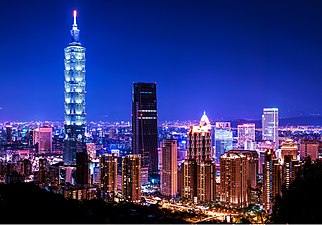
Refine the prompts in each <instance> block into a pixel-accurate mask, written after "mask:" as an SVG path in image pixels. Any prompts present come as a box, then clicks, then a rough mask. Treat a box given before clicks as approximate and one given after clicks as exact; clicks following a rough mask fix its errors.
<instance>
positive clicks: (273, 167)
mask: <svg viewBox="0 0 322 225" xmlns="http://www.w3.org/2000/svg"><path fill="white" fill-rule="evenodd" d="M282 182H283V180H282V165H281V164H280V162H279V160H278V159H277V158H276V157H275V154H274V152H273V150H272V149H269V150H267V151H266V154H265V162H264V164H263V192H262V204H263V209H264V210H266V211H267V212H269V213H271V212H272V207H273V201H274V198H275V196H276V195H281V194H282Z"/></svg>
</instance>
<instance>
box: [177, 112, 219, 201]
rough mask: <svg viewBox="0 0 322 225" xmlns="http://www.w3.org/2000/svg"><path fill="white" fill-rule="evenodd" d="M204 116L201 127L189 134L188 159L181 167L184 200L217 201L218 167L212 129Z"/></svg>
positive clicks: (194, 128) (192, 127)
mask: <svg viewBox="0 0 322 225" xmlns="http://www.w3.org/2000/svg"><path fill="white" fill-rule="evenodd" d="M205 117H206V115H205V114H204V115H203V117H202V119H201V122H200V125H199V126H190V130H189V132H188V133H187V139H188V149H187V158H186V160H184V162H183V163H182V164H181V166H180V171H179V182H180V183H179V186H180V188H179V191H180V193H179V194H180V195H181V197H183V198H187V199H190V200H194V201H198V202H205V201H214V200H215V197H216V196H215V190H216V187H215V186H216V180H215V178H216V167H215V164H214V163H213V151H212V145H211V143H212V140H211V128H210V126H209V125H210V123H209V120H208V118H205ZM203 121H208V122H205V123H204V122H203Z"/></svg>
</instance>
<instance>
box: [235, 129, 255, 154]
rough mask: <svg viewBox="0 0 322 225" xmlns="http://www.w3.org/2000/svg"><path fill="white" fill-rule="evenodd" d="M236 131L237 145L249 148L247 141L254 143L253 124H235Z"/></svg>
mask: <svg viewBox="0 0 322 225" xmlns="http://www.w3.org/2000/svg"><path fill="white" fill-rule="evenodd" d="M237 131H238V147H239V148H242V149H246V150H255V149H249V147H248V142H250V143H255V124H254V123H246V124H240V125H238V126H237Z"/></svg>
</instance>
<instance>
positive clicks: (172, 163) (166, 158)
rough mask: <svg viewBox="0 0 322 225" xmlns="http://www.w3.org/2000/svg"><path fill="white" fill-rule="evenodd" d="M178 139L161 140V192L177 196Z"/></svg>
mask: <svg viewBox="0 0 322 225" xmlns="http://www.w3.org/2000/svg"><path fill="white" fill-rule="evenodd" d="M177 151H178V150H177V140H163V141H162V142H161V155H162V156H161V159H162V162H161V165H162V166H161V185H160V186H161V194H163V195H165V196H172V197H175V196H176V195H177V190H178V184H177V182H178V177H177V175H178V174H177V173H178V168H177V167H178V166H177V165H178V161H177Z"/></svg>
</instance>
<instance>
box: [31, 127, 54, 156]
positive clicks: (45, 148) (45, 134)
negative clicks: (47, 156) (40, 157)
mask: <svg viewBox="0 0 322 225" xmlns="http://www.w3.org/2000/svg"><path fill="white" fill-rule="evenodd" d="M52 133H53V131H52V128H51V127H40V128H37V129H35V130H33V145H34V144H36V143H38V152H39V154H44V153H51V152H52V145H53V144H52V143H53V138H52Z"/></svg>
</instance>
